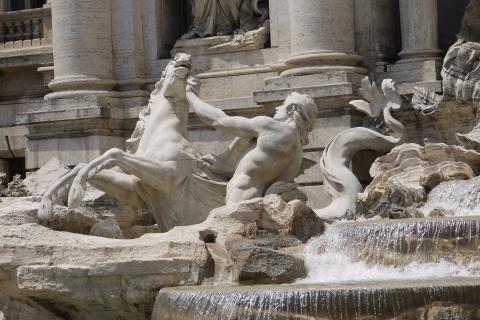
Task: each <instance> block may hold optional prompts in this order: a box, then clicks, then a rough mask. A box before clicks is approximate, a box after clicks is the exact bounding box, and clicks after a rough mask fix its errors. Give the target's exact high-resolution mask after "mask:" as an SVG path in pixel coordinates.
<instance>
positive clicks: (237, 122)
mask: <svg viewBox="0 0 480 320" xmlns="http://www.w3.org/2000/svg"><path fill="white" fill-rule="evenodd" d="M187 100H188V102H189V103H190V105H191V106H192V108H193V110H194V111H195V113H196V114H197V115H198V117H199V118H200V119H201V120H202V121H203V122H205V123H207V124H209V125H211V126H213V127H215V128H217V129H220V130H222V131H224V132H226V133H227V134H231V135H233V136H236V137H244V138H253V137H256V136H258V133H257V130H256V129H257V128H258V127H257V128H256V125H255V122H256V121H255V119H248V118H244V117H231V116H228V115H226V114H225V112H223V111H222V110H220V109H219V108H216V107H214V106H211V105H209V104H208V103H205V102H203V101H202V100H200V98H198V97H197V95H196V94H195V93H194V92H193V91H192V90H191V89H190V88H187Z"/></svg>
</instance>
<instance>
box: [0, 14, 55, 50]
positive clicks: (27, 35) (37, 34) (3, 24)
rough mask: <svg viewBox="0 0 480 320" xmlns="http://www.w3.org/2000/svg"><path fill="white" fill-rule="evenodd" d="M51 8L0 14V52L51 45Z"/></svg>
mask: <svg viewBox="0 0 480 320" xmlns="http://www.w3.org/2000/svg"><path fill="white" fill-rule="evenodd" d="M51 26H52V15H51V8H49V7H45V8H38V9H29V10H21V11H13V12H6V13H1V14H0V50H1V49H13V48H23V47H35V46H40V45H47V44H51V29H52V28H51Z"/></svg>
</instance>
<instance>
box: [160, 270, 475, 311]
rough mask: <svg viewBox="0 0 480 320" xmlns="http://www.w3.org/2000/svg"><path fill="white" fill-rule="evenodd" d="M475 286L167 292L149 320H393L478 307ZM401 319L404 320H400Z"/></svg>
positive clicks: (468, 282)
mask: <svg viewBox="0 0 480 320" xmlns="http://www.w3.org/2000/svg"><path fill="white" fill-rule="evenodd" d="M479 284H480V282H479V281H471V280H464V279H459V280H457V281H455V282H452V281H444V282H439V283H437V284H434V285H432V284H430V283H418V282H415V283H402V284H396V283H385V284H378V285H362V286H352V285H350V286H348V285H346V286H330V287H329V286H318V285H310V286H307V285H303V286H302V285H289V286H276V287H272V286H255V287H213V288H208V289H207V290H205V289H202V288H201V287H200V288H171V289H166V290H163V291H162V292H161V293H160V294H159V296H158V297H157V301H156V311H154V319H171V320H175V319H179V320H180V319H191V320H207V319H208V320H220V319H221V320H227V319H228V320H234V319H256V320H271V319H299V320H300V319H303V320H305V319H325V320H326V319H340V320H344V319H345V320H347V319H365V318H362V317H365V316H368V319H379V320H380V319H381V320H385V319H397V317H399V316H405V315H406V314H407V315H408V314H409V313H412V314H413V315H414V316H415V317H414V318H413V319H417V317H416V314H415V312H416V310H415V309H416V308H418V307H421V306H424V305H426V304H428V303H430V302H433V301H452V302H459V303H478V302H479V300H480V297H479V296H478V295H476V294H475V292H476V291H475V290H478V285H479ZM403 319H407V318H403Z"/></svg>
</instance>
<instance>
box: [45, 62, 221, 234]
mask: <svg viewBox="0 0 480 320" xmlns="http://www.w3.org/2000/svg"><path fill="white" fill-rule="evenodd" d="M187 84H189V85H190V87H198V83H197V82H196V80H195V78H194V77H193V76H192V75H191V59H190V56H189V55H187V54H178V55H177V56H176V57H175V59H174V60H172V61H170V62H169V63H168V65H167V66H166V68H165V71H164V72H163V74H162V78H161V80H160V81H159V82H158V83H157V84H156V85H155V90H154V91H153V92H152V94H151V97H150V101H149V103H148V106H147V107H146V108H144V109H143V110H142V111H141V112H140V115H139V121H138V122H137V125H136V127H135V131H134V132H133V134H132V136H131V138H130V139H129V140H127V152H125V151H123V150H120V149H118V148H113V149H110V150H108V151H107V152H105V153H104V154H103V155H101V156H99V157H97V158H96V159H94V160H92V161H91V162H89V163H86V164H80V165H78V166H76V167H75V168H74V169H73V170H72V171H71V172H69V173H68V174H67V175H65V176H64V177H62V179H60V180H59V181H58V182H57V183H56V184H55V185H53V186H51V188H50V189H49V190H48V191H47V192H46V193H45V194H44V196H43V198H42V202H41V206H40V209H39V211H38V218H39V220H40V221H42V220H47V219H48V218H49V217H50V216H51V215H52V208H53V204H55V203H56V202H59V201H61V199H62V198H64V196H66V195H67V194H68V207H69V208H76V207H79V206H80V204H81V201H82V198H83V197H84V194H85V189H86V185H87V182H88V183H89V184H91V185H92V186H94V187H95V188H97V189H99V190H102V191H104V192H106V193H108V194H110V195H112V196H113V197H114V198H116V199H117V200H119V201H120V202H122V203H126V204H128V205H132V206H134V207H138V208H143V207H146V208H147V209H148V210H149V211H150V212H151V213H152V214H153V215H154V217H155V220H156V222H157V225H158V227H159V229H160V230H161V231H167V230H169V229H171V228H173V227H174V226H177V225H190V224H195V223H199V222H201V221H203V220H204V219H205V218H206V217H207V215H208V213H209V212H210V211H211V210H212V209H213V208H216V207H219V206H222V205H224V203H225V202H224V201H225V187H226V179H222V177H219V176H218V175H216V174H213V173H209V172H208V170H205V168H204V166H203V162H204V160H202V159H201V155H200V153H199V152H198V151H197V150H196V149H195V148H194V146H193V145H192V144H191V143H190V142H189V141H188V139H187V121H188V111H189V105H188V102H187V100H186V89H185V88H186V87H187Z"/></svg>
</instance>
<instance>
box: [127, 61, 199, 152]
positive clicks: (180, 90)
mask: <svg viewBox="0 0 480 320" xmlns="http://www.w3.org/2000/svg"><path fill="white" fill-rule="evenodd" d="M187 83H188V84H189V85H191V86H192V87H193V88H194V90H196V89H198V87H199V83H198V82H197V79H196V78H195V77H194V76H193V74H192V60H191V57H190V55H189V54H186V53H178V54H177V55H176V56H175V58H174V59H173V60H172V61H170V62H169V63H168V64H167V66H166V67H165V70H164V71H163V72H162V78H161V79H160V81H158V82H157V83H156V84H155V90H153V91H152V93H151V95H150V101H149V102H148V106H147V107H145V108H144V109H143V110H142V111H141V112H140V114H139V120H138V122H137V124H136V126H135V131H134V132H133V134H132V136H131V137H130V139H128V140H127V141H126V149H127V151H128V152H130V153H135V152H136V151H137V149H138V145H139V143H140V139H141V138H142V136H143V133H144V131H145V126H146V122H147V118H148V117H149V116H150V113H151V110H152V108H155V105H157V106H160V105H161V102H160V101H159V100H158V99H157V98H159V97H160V98H162V97H164V98H171V99H173V100H174V101H175V103H174V111H175V114H176V115H177V117H178V118H179V119H180V120H181V121H182V123H183V124H184V127H185V129H184V130H185V131H186V130H187V129H186V125H187V119H188V103H187V101H186V100H187V99H186V88H187Z"/></svg>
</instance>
